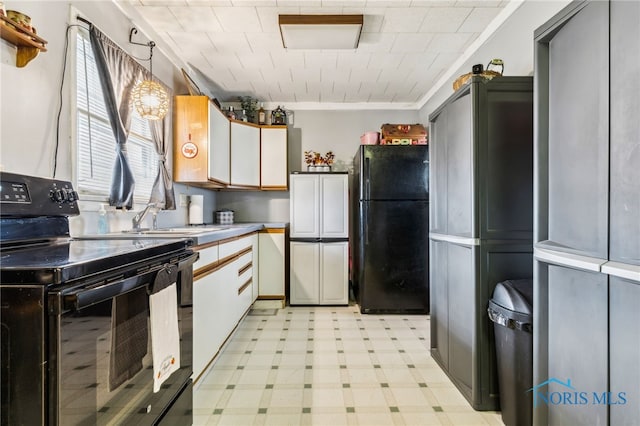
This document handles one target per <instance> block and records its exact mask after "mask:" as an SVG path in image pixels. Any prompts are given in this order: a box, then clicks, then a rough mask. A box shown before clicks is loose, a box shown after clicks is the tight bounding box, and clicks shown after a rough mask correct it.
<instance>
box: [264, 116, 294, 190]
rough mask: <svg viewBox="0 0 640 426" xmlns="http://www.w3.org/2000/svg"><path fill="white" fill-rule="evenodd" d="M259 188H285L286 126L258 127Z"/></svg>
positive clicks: (286, 174) (286, 175)
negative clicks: (259, 135) (259, 134)
mask: <svg viewBox="0 0 640 426" xmlns="http://www.w3.org/2000/svg"><path fill="white" fill-rule="evenodd" d="M260 133H261V138H260V188H261V189H265V190H283V191H286V190H287V177H288V173H287V127H286V126H277V127H276V126H271V127H262V128H261V129H260Z"/></svg>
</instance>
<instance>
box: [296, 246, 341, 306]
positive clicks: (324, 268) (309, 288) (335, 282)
mask: <svg viewBox="0 0 640 426" xmlns="http://www.w3.org/2000/svg"><path fill="white" fill-rule="evenodd" d="M290 244H291V251H290V256H291V267H290V271H291V304H292V305H346V304H348V302H349V299H348V289H349V283H348V264H349V263H348V242H347V241H339V242H331V243H328V242H325V243H308V242H300V241H292V242H291V243H290Z"/></svg>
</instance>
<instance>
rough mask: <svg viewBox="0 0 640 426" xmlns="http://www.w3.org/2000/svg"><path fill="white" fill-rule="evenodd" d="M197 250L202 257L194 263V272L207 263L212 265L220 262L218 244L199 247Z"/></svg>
mask: <svg viewBox="0 0 640 426" xmlns="http://www.w3.org/2000/svg"><path fill="white" fill-rule="evenodd" d="M196 249H197V248H196ZM197 251H198V253H199V254H200V258H199V259H198V261H197V262H196V263H194V264H193V270H194V272H196V271H198V269H201V268H204V267H205V266H207V265H210V264H212V263H214V264H215V263H217V262H218V244H215V245H213V246H211V247H206V248H203V249H198V250H197Z"/></svg>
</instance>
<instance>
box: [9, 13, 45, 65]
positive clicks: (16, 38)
mask: <svg viewBox="0 0 640 426" xmlns="http://www.w3.org/2000/svg"><path fill="white" fill-rule="evenodd" d="M0 36H1V37H2V38H3V39H4V40H6V41H7V42H9V43H11V44H13V45H14V46H16V48H17V52H16V66H17V67H18V68H22V67H24V66H25V65H27V64H28V63H29V62H30V61H31V60H32V59H33V58H35V57H36V56H38V53H39V52H46V51H47V48H46V44H47V41H46V40H45V39H43V38H41V37H39V36H38V35H36V29H35V28H33V27H32V26H31V22H29V25H28V26H24V25H19V24H18V23H16V22H14V21H12V20H11V19H9V18H7V17H6V16H4V15H0Z"/></svg>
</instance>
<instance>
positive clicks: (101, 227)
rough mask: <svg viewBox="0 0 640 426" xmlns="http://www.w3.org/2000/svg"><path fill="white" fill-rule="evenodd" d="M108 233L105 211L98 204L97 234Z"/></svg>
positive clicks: (101, 205) (102, 206) (102, 205)
mask: <svg viewBox="0 0 640 426" xmlns="http://www.w3.org/2000/svg"><path fill="white" fill-rule="evenodd" d="M108 232H109V221H108V219H107V210H105V208H104V204H100V210H98V234H107V233H108Z"/></svg>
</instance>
